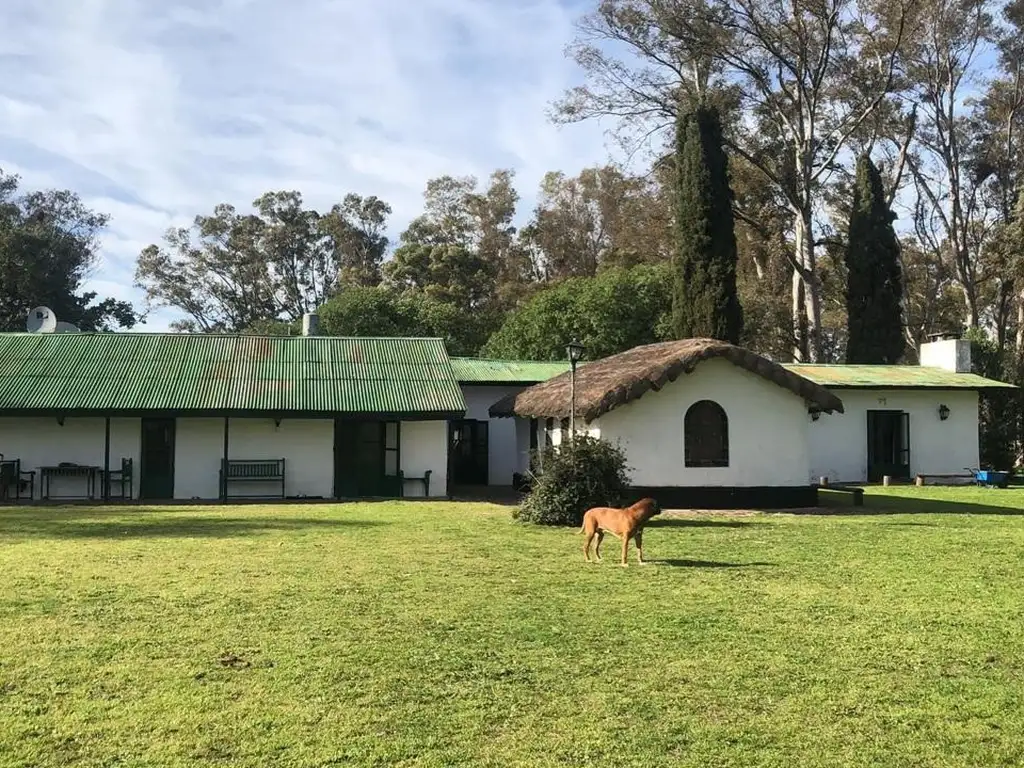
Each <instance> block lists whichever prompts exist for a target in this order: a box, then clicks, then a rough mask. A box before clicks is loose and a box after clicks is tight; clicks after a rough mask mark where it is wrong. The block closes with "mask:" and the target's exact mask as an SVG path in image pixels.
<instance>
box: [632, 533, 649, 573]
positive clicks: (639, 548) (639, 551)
mask: <svg viewBox="0 0 1024 768" xmlns="http://www.w3.org/2000/svg"><path fill="white" fill-rule="evenodd" d="M634 538H635V539H636V561H637V563H639V564H640V565H646V564H647V561H646V560H644V532H643V531H637V532H636V536H635V537H634Z"/></svg>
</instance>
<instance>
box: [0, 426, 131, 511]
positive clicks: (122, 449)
mask: <svg viewBox="0 0 1024 768" xmlns="http://www.w3.org/2000/svg"><path fill="white" fill-rule="evenodd" d="M140 424H141V422H140V420H139V419H128V418H112V419H111V420H110V468H111V469H117V470H119V469H120V468H121V459H122V458H124V459H133V460H134V463H135V470H136V478H135V487H134V494H135V496H136V497H137V496H138V493H139V480H138V467H139V441H140V434H141V430H140ZM103 448H104V419H102V418H80V419H76V418H70V417H69V418H67V419H65V420H64V426H61V425H60V424H58V423H57V419H56V418H54V417H49V416H47V417H31V418H19V417H5V418H0V453H2V454H4V458H6V459H21V468H22V470H26V471H32V470H35V471H36V472H37V475H36V483H35V488H34V489H33V495H34V497H35V498H36V499H38V498H39V495H40V491H41V488H40V484H39V480H40V478H39V475H38V470H39V468H40V467H42V466H56V465H57V464H60V463H61V462H65V461H66V462H73V463H75V464H87V465H91V466H96V467H102V466H103ZM50 490H51V493H52V494H53V495H72V494H74V495H81V496H85V492H86V491H85V480H84V479H78V478H74V479H64V478H55V479H54V480H53V481H52V482H51V484H50ZM119 492H120V488H118V489H117V490H115V491H114V493H115V494H117V493H119ZM102 493H103V490H102V488H101V486H100V483H99V481H97V483H96V494H97V497H100V496H101V495H102Z"/></svg>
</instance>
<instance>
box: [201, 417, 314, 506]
mask: <svg viewBox="0 0 1024 768" xmlns="http://www.w3.org/2000/svg"><path fill="white" fill-rule="evenodd" d="M222 429H223V425H222ZM230 430H231V431H230V435H229V437H230V439H229V441H228V453H229V455H230V457H231V458H232V459H284V460H285V481H284V489H285V494H286V495H288V496H299V495H305V496H323V497H324V498H325V499H329V498H331V495H332V494H333V493H334V420H333V419H282V420H281V425H280V426H279V427H278V426H276V425H275V424H274V420H273V419H232V420H231V423H230ZM221 441H222V447H221V451H220V452H223V433H222V434H221ZM215 466H216V467H218V468H219V467H220V454H219V453H218V458H217V462H216V464H215ZM280 487H281V486H280V484H279V483H266V484H261V483H244V484H236V485H235V486H234V490H235V491H237V492H240V493H253V494H256V493H268V494H276V493H278V492H279V489H280Z"/></svg>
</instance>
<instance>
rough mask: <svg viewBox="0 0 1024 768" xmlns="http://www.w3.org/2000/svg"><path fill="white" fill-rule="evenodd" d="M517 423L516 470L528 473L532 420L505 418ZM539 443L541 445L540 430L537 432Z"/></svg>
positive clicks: (520, 472)
mask: <svg viewBox="0 0 1024 768" xmlns="http://www.w3.org/2000/svg"><path fill="white" fill-rule="evenodd" d="M504 421H511V422H514V424H515V432H516V472H518V473H519V474H526V471H527V470H528V469H529V468H530V420H529V419H520V418H519V417H518V416H517V417H514V418H509V419H504ZM537 443H538V447H540V431H539V429H538V432H537Z"/></svg>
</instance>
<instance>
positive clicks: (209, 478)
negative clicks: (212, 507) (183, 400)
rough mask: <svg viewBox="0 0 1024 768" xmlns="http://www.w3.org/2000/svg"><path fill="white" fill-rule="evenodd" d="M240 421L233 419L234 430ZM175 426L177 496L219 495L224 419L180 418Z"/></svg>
mask: <svg viewBox="0 0 1024 768" xmlns="http://www.w3.org/2000/svg"><path fill="white" fill-rule="evenodd" d="M237 421H238V419H233V420H232V422H231V426H230V430H231V432H234V427H235V423H236V422H237ZM174 430H175V432H174V498H176V499H216V498H219V497H220V480H219V472H220V460H221V459H222V458H224V419H219V418H217V419H177V420H176V422H175V427H174ZM230 442H233V440H232V439H230V435H229V443H230ZM231 453H232V456H236V457H238V458H240V457H239V456H238V455H237V454H235V452H234V451H232V452H231Z"/></svg>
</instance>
